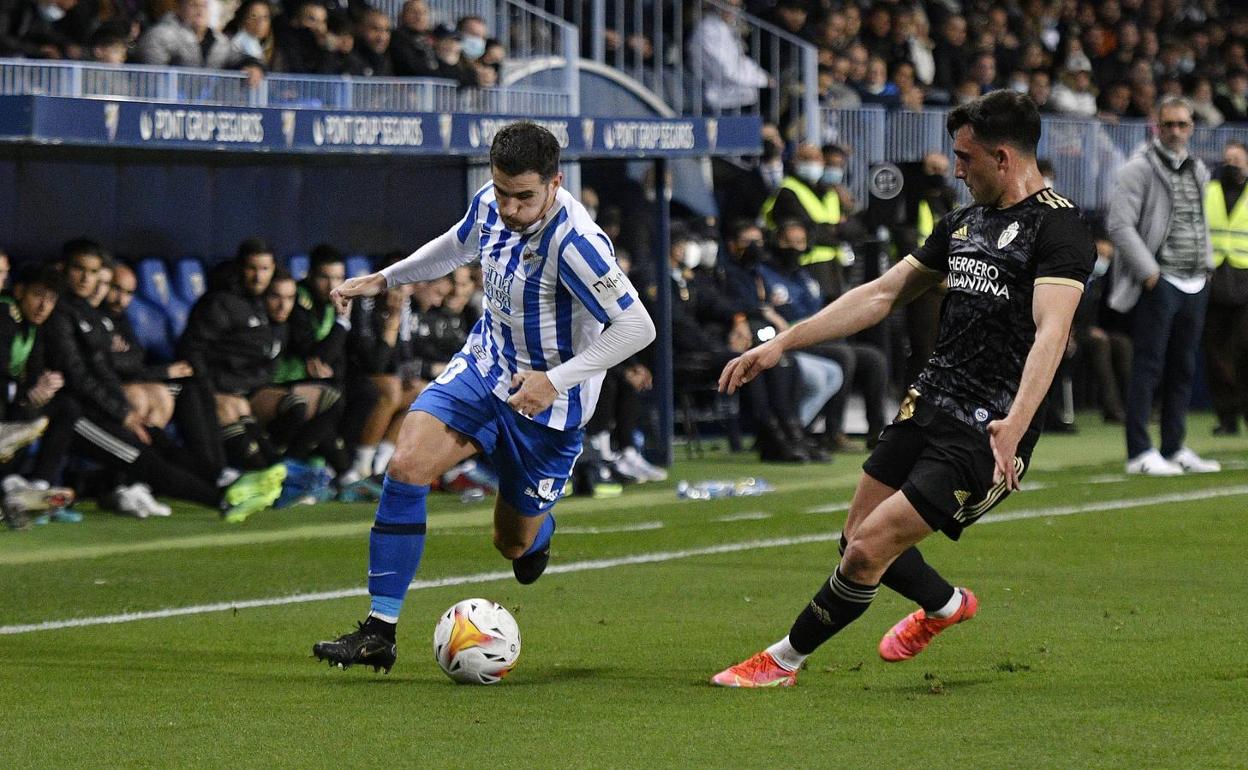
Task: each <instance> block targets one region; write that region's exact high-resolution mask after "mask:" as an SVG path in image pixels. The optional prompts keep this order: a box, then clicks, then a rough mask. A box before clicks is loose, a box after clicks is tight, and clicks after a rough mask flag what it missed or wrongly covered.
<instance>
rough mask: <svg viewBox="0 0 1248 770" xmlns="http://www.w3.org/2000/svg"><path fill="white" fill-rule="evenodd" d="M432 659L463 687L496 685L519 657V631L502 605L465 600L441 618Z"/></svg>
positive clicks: (437, 627) (435, 635)
mask: <svg viewBox="0 0 1248 770" xmlns="http://www.w3.org/2000/svg"><path fill="white" fill-rule="evenodd" d="M433 656H434V657H435V658H437V660H438V665H439V666H441V667H442V670H443V671H444V672H445V673H446V675H447V676H449V677H450V678H451V679H454V680H455V681H456V682H459V683H460V684H494V683H495V682H498V681H500V680H502V678H503V677H505V676H507V673H508V672H509V671H511V669H512V668H513V667H514V666H515V665H516V659H518V658H519V657H520V627H519V626H518V625H516V619H515V618H513V617H512V616H511V613H510V612H508V611H507V608H506V607H504V606H503V605H501V604H498V603H497V602H492V601H490V600H489V599H464V600H463V601H462V602H459V603H457V604H455V605H454V606H453V607H451V608H450V609H448V610H447V611H446V612H444V613H442V617H440V618H438V625H437V626H436V627H435V628H434V629H433Z"/></svg>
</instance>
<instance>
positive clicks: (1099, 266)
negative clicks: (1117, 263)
mask: <svg viewBox="0 0 1248 770" xmlns="http://www.w3.org/2000/svg"><path fill="white" fill-rule="evenodd" d="M1108 272H1109V260H1108V259H1106V258H1105V257H1097V258H1096V264H1095V265H1093V266H1092V277H1093V278H1100V277H1101V276H1102V275H1105V274H1106V273H1108Z"/></svg>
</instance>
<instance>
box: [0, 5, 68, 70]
mask: <svg viewBox="0 0 1248 770" xmlns="http://www.w3.org/2000/svg"><path fill="white" fill-rule="evenodd" d="M77 2H78V0H0V56H24V57H28V58H31V59H76V58H78V56H79V53H80V51H81V45H82V43H85V42H86V41H85V40H82V41H75V40H74V38H73V35H72V31H71V30H70V29H69V24H68V22H67V21H66V19H65V15H66V13H67V12H68V11H70V10H72V9H73V7H74V6H75V5H76V4H77Z"/></svg>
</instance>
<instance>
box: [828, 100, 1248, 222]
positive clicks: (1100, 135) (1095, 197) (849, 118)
mask: <svg viewBox="0 0 1248 770" xmlns="http://www.w3.org/2000/svg"><path fill="white" fill-rule="evenodd" d="M947 115H948V111H947V110H924V111H921V112H908V111H904V110H903V111H893V112H885V111H884V110H883V109H881V108H879V107H863V108H860V109H853V110H824V111H823V120H822V131H821V139H822V141H824V142H835V143H837V144H843V145H846V146H847V147H848V148H849V150H850V152H851V156H850V158H851V161H850V168H849V174H848V178H849V182H850V189H851V191H852V192H853V193H854V195H855V196H856V197H857V198H858V200H859V201H865V195H866V193H867V174H866V172H867V169H868V168H869V167H870V165H871V164H872V163H876V162H879V161H889V162H892V163H902V162H907V161H918V160H922V158H923V156H924V155H925V154H927V153H928V152H932V151H936V152H940V153H943V154H944V155H946V156H948V157H950V158H951V159H952V156H953V139H952V138H950V136H949V134H948V132H946V130H945V118H946V116H947ZM1042 123H1043V131H1042V132H1041V135H1040V145H1039V147H1038V151H1037V155H1038V156H1039V157H1040V158H1045V159H1047V160H1049V161H1050V162H1052V164H1053V176H1054V179H1055V183H1056V187H1057V190H1058V192H1060V193H1061V194H1062V195H1064V196H1066V197H1068V198H1070V199H1071V200H1072V201H1074V202H1075V203H1077V204H1078V205H1079V206H1080V207H1082V208H1084V209H1088V210H1097V209H1100V210H1103V209H1105V208H1107V207H1108V206H1109V202H1110V199H1111V198H1112V196H1113V194H1114V180H1115V178H1116V176H1117V173H1118V169H1120V168H1121V167H1122V164H1123V163H1125V162H1126V161H1127V159H1129V158H1130V157H1131V155H1132V153H1134V152H1135V151H1136V149H1138V148H1139V147H1140V146H1141V145H1142V144H1144V143H1145V142H1146V141H1148V139H1149V137H1150V136H1151V133H1150V128H1149V124H1148V122H1147V121H1142V120H1133V121H1126V120H1124V121H1122V122H1120V123H1117V124H1108V123H1102V122H1100V121H1097V120H1093V119H1072V118H1058V117H1051V116H1045V117H1044V118H1043V119H1042ZM1231 140H1237V141H1240V142H1245V143H1248V126H1238V127H1228V128H1203V127H1201V128H1197V129H1196V131H1195V133H1194V134H1193V136H1192V142H1191V151H1192V154H1193V155H1195V156H1196V157H1199V158H1201V159H1202V160H1204V161H1205V162H1206V163H1207V164H1209V165H1210V166H1211V167H1212V166H1215V165H1217V164H1220V163H1221V162H1222V150H1223V148H1224V147H1225V146H1226V143H1227V142H1228V141H1231ZM952 173H953V164H952V163H951V164H950V174H951V175H952ZM955 187H956V189H957V190H958V194H959V195H961V196H963V200H964V201H965V200H969V196H967V193H966V188H965V186H964V185H955Z"/></svg>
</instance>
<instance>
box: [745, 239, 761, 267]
mask: <svg viewBox="0 0 1248 770" xmlns="http://www.w3.org/2000/svg"><path fill="white" fill-rule="evenodd" d="M763 256H764V255H763V244H761V243H751V244H750V245H749V246H746V247H745V251H742V252H741V264H742V265H745V266H747V267H749V266H752V265H757V264H758V263H759V262H762V261H763Z"/></svg>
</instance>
